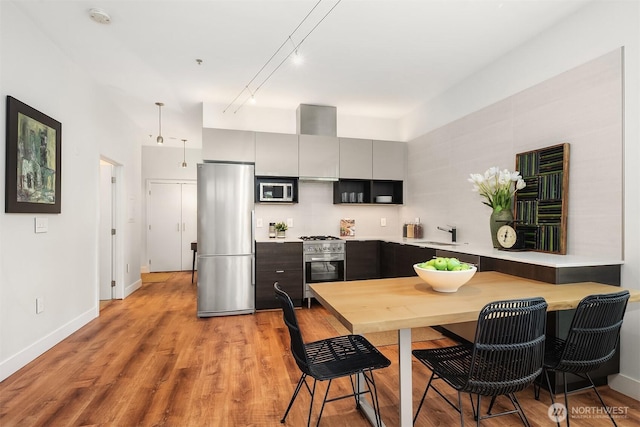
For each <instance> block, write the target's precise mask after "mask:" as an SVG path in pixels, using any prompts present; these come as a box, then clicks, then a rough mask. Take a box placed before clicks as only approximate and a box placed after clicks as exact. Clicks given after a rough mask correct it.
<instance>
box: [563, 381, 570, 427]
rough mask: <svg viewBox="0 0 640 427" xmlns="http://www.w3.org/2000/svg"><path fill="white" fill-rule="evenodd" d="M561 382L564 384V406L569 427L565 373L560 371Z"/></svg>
mask: <svg viewBox="0 0 640 427" xmlns="http://www.w3.org/2000/svg"><path fill="white" fill-rule="evenodd" d="M562 382H563V384H564V407H565V408H566V409H567V427H569V418H571V417H569V393H568V392H567V374H566V373H565V372H563V373H562Z"/></svg>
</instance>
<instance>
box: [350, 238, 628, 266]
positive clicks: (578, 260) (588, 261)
mask: <svg viewBox="0 0 640 427" xmlns="http://www.w3.org/2000/svg"><path fill="white" fill-rule="evenodd" d="M345 240H356V241H358V240H361V241H362V240H381V241H383V242H391V243H400V244H405V245H414V246H418V247H424V248H434V249H440V250H444V251H450V252H459V253H464V254H470V255H479V256H484V257H490V258H496V259H503V260H507V261H514V262H521V263H526V264H534V265H542V266H546V267H554V268H560V267H589V266H601V265H620V264H624V261H622V260H620V259H613V258H594V257H584V256H576V255H556V254H549V253H544V252H533V251H503V250H499V249H494V248H487V247H481V246H477V245H473V244H469V243H456V245H455V246H452V245H450V242H446V241H442V243H444V244H437V243H435V241H434V240H430V239H408V238H403V237H398V238H394V237H388V236H387V237H380V236H364V237H352V238H351V237H350V238H345ZM423 242H433V243H423Z"/></svg>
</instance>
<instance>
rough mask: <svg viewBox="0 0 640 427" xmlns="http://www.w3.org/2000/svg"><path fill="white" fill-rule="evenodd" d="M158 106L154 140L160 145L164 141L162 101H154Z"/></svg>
mask: <svg viewBox="0 0 640 427" xmlns="http://www.w3.org/2000/svg"><path fill="white" fill-rule="evenodd" d="M156 105H157V106H158V137H157V138H156V142H157V143H158V144H159V145H162V143H163V142H164V138H163V137H162V107H163V106H164V104H163V103H162V102H156Z"/></svg>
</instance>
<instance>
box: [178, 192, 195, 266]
mask: <svg viewBox="0 0 640 427" xmlns="http://www.w3.org/2000/svg"><path fill="white" fill-rule="evenodd" d="M197 238H198V186H197V185H196V183H195V182H193V183H184V184H182V269H183V270H191V266H192V265H193V252H192V251H191V242H195V241H196V239H197Z"/></svg>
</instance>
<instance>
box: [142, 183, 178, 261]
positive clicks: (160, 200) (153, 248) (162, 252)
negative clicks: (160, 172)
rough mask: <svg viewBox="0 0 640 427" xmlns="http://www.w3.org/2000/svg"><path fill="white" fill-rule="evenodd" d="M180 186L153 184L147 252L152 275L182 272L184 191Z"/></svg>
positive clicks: (150, 195) (150, 194) (151, 186)
mask: <svg viewBox="0 0 640 427" xmlns="http://www.w3.org/2000/svg"><path fill="white" fill-rule="evenodd" d="M181 187H182V186H181V184H179V183H159V182H152V183H150V184H149V195H148V197H149V198H148V203H147V208H148V211H149V215H148V218H149V223H148V228H147V252H148V254H149V271H150V272H158V271H179V270H182V264H181V260H182V250H181V247H182V217H181V216H182V194H181V193H182V188H181Z"/></svg>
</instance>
